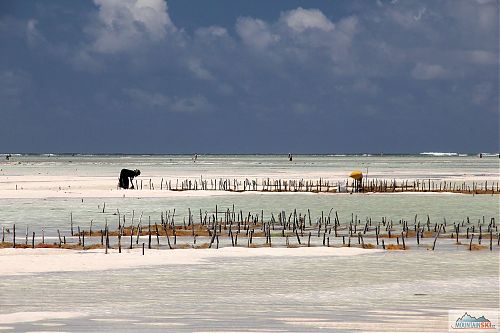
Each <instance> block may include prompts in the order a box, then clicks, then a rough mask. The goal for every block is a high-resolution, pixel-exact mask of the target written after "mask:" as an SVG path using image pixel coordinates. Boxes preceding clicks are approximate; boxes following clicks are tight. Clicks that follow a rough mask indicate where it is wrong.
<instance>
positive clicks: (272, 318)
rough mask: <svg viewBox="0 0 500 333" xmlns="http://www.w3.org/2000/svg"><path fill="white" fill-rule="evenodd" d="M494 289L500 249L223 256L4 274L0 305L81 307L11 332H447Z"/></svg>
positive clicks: (492, 301) (491, 301)
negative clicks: (451, 319)
mask: <svg viewBox="0 0 500 333" xmlns="http://www.w3.org/2000/svg"><path fill="white" fill-rule="evenodd" d="M20 286H26V287H20ZM498 294H499V287H498V253H487V252H486V253H485V252H481V253H479V252H472V253H471V252H447V251H445V252H439V253H438V252H431V251H424V252H413V253H412V255H411V257H409V256H408V255H407V253H402V252H386V253H376V254H368V255H360V256H356V257H335V256H332V257H308V258H300V257H299V258H287V257H280V258H271V257H267V258H266V257H264V258H226V259H212V260H210V261H209V263H207V264H201V265H176V266H160V267H151V268H141V269H126V270H113V271H105V272H85V273H45V274H36V275H31V276H12V277H9V278H8V279H7V278H5V279H2V280H0V314H5V313H13V312H22V311H25V312H32V311H33V312H38V311H49V309H50V311H55V312H67V311H71V312H79V313H81V314H82V315H83V316H82V317H76V318H70V319H46V320H41V321H37V322H33V323H24V324H23V323H9V324H7V323H0V326H10V327H12V329H11V330H5V331H6V332H12V331H23V330H28V331H35V330H39V329H40V327H41V326H40V325H43V324H50V323H52V324H61V325H62V326H57V330H58V331H59V330H60V331H67V332H88V331H93V332H97V331H101V332H124V331H147V332H160V331H161V332H163V331H165V330H166V329H167V328H170V329H171V330H174V331H178V332H193V331H257V330H261V331H274V330H283V331H293V332H297V331H318V330H320V329H321V330H324V331H332V332H333V331H335V332H359V331H364V332H366V331H383V330H388V331H398V332H405V331H419V332H438V331H442V332H446V331H448V328H447V324H448V321H447V320H448V317H447V316H448V312H447V311H448V310H452V309H457V308H458V309H475V308H496V307H498ZM0 318H1V317H0ZM374 322H376V323H377V324H373V323H374Z"/></svg>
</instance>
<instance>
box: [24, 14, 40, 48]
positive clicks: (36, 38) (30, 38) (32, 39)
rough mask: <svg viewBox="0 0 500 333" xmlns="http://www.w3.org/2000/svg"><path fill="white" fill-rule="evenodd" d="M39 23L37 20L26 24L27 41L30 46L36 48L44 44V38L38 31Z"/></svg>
mask: <svg viewBox="0 0 500 333" xmlns="http://www.w3.org/2000/svg"><path fill="white" fill-rule="evenodd" d="M37 24H38V21H37V20H35V19H30V20H28V23H26V40H27V42H28V45H29V46H32V47H33V46H36V45H37V44H39V43H42V42H44V38H43V36H42V35H41V34H40V31H38V29H37V27H36V26H37Z"/></svg>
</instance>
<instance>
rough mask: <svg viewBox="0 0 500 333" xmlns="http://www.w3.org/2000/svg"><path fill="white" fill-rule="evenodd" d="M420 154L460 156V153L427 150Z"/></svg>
mask: <svg viewBox="0 0 500 333" xmlns="http://www.w3.org/2000/svg"><path fill="white" fill-rule="evenodd" d="M420 155H427V156H458V153H440V152H425V153H420Z"/></svg>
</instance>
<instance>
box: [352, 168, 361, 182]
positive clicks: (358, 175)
mask: <svg viewBox="0 0 500 333" xmlns="http://www.w3.org/2000/svg"><path fill="white" fill-rule="evenodd" d="M349 177H351V178H354V179H356V180H361V179H363V173H362V172H361V171H359V170H355V171H353V172H351V174H350V175H349Z"/></svg>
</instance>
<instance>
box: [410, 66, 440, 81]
mask: <svg viewBox="0 0 500 333" xmlns="http://www.w3.org/2000/svg"><path fill="white" fill-rule="evenodd" d="M411 75H412V77H413V78H415V79H418V80H432V79H441V78H444V77H446V76H447V75H448V72H447V71H446V69H444V68H443V67H442V66H441V65H433V64H423V63H420V62H419V63H417V64H416V65H415V67H414V68H413V70H412V71H411Z"/></svg>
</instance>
